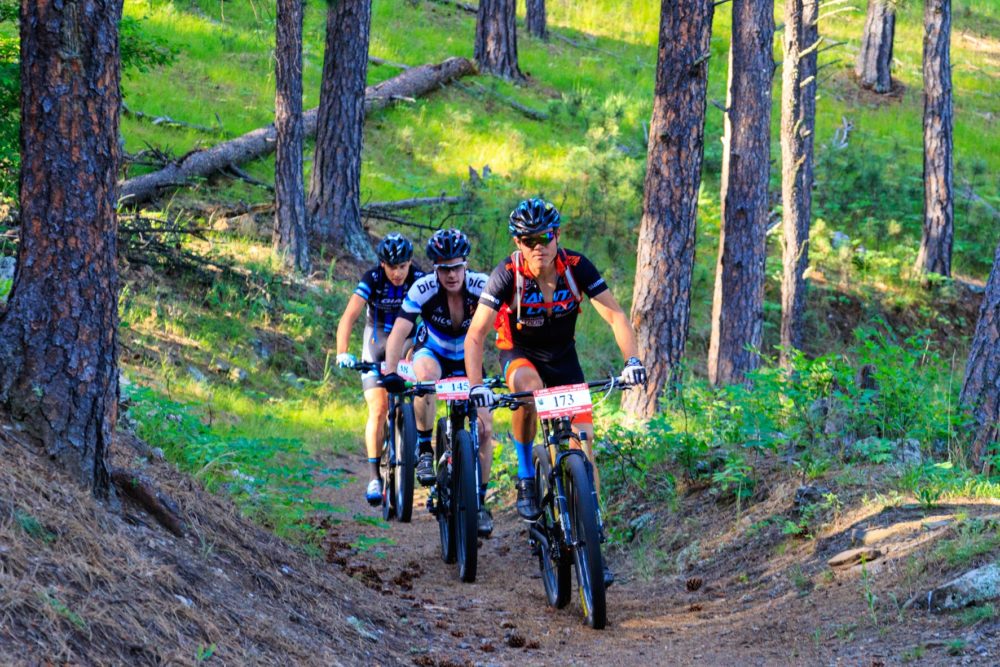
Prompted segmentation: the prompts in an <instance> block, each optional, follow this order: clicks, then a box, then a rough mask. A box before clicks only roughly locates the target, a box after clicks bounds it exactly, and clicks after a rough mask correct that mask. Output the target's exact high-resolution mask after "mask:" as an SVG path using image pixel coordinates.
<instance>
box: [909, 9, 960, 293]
mask: <svg viewBox="0 0 1000 667" xmlns="http://www.w3.org/2000/svg"><path fill="white" fill-rule="evenodd" d="M950 39H951V0H927V4H926V8H925V10H924V232H923V236H922V238H921V241H920V252H919V253H918V254H917V265H916V269H917V271H918V272H920V273H938V274H940V275H942V276H948V277H950V276H951V246H952V239H953V238H954V233H955V214H954V200H953V197H952V194H953V180H954V179H953V177H952V173H953V164H952V147H953V140H952V126H953V122H952V109H951V56H950V49H949V47H948V41H949V40H950Z"/></svg>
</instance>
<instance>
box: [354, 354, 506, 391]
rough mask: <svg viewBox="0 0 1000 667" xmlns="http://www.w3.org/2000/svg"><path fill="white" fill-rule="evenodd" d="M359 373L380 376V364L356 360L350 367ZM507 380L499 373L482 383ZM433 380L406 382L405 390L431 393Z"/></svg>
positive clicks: (491, 384) (493, 384) (501, 383)
mask: <svg viewBox="0 0 1000 667" xmlns="http://www.w3.org/2000/svg"><path fill="white" fill-rule="evenodd" d="M350 368H351V369H353V370H356V371H358V372H359V373H375V374H376V375H378V376H379V378H381V377H382V365H381V364H380V363H378V362H375V361H358V362H356V363H355V364H354V365H353V366H351V367H350ZM506 383H507V381H506V380H505V379H504V378H503V376H501V375H493V376H491V377H486V378H483V385H485V386H487V387H489V388H490V389H496V388H497V387H503V386H505V385H506ZM435 384H436V383H435V382H409V381H407V383H406V392H405V393H409V392H411V391H412V392H413V393H415V394H417V395H424V394H433V393H434V391H435Z"/></svg>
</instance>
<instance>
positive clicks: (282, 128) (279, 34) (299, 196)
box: [273, 0, 310, 273]
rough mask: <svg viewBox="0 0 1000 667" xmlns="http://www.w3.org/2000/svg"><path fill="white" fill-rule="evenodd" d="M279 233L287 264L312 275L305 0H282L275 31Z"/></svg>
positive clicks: (276, 212) (280, 249)
mask: <svg viewBox="0 0 1000 667" xmlns="http://www.w3.org/2000/svg"><path fill="white" fill-rule="evenodd" d="M274 56H275V58H274V59H275V71H274V79H275V95H274V130H275V133H276V135H277V146H276V148H275V155H274V203H275V208H274V236H273V243H274V249H275V251H276V252H278V253H280V254H281V255H282V256H284V258H285V263H286V264H287V265H289V266H290V267H292V268H294V269H295V270H297V271H299V272H301V273H308V272H309V269H310V265H309V234H308V229H307V226H306V191H305V183H304V182H303V180H302V142H303V134H304V132H303V126H302V0H278V5H277V19H276V29H275V49H274Z"/></svg>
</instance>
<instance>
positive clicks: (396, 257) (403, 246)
mask: <svg viewBox="0 0 1000 667" xmlns="http://www.w3.org/2000/svg"><path fill="white" fill-rule="evenodd" d="M375 254H376V255H378V258H379V259H380V260H382V261H383V262H385V263H386V264H388V265H390V266H394V265H396V264H402V263H403V262H408V261H410V259H411V258H412V257H413V244H412V243H410V239H408V238H406V237H405V236H403V235H402V234H400V233H398V232H393V233H392V234H389V235H387V236H386V237H385V238H384V239H382V240H381V241H380V242H379V244H378V248H376V249H375Z"/></svg>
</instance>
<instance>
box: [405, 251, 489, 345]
mask: <svg viewBox="0 0 1000 667" xmlns="http://www.w3.org/2000/svg"><path fill="white" fill-rule="evenodd" d="M487 278H488V276H487V275H486V274H485V273H476V272H475V271H469V270H466V272H465V289H463V290H462V322H461V324H460V325H458V326H455V322H454V321H453V320H452V318H451V313H450V312H449V311H448V295H447V292H445V290H443V289H440V288H439V285H438V280H437V275H436V274H434V273H428V274H427V275H425V276H424V277H422V278H420V279H418V280H417V281H416V282H415V283H413V286H412V287H411V288H410V291H409V292H407V293H406V298H405V299H403V306H402V308H401V309H400V311H399V317H401V318H403V319H406V320H409V321H410V322H416V320H417V316H419V317H420V318H421V319H422V320H423V322H424V326H425V330H424V332H423V333H422V334H421V335H420V336H419V337H418V338H417V348H418V349H419V348H427V349H429V350H430V351H432V352H434V353H435V354H437V355H438V356H440V357H442V358H444V359H451V360H452V361H461V360H462V359H464V358H465V349H464V347H465V333H466V332H467V331H468V330H469V325H470V324H472V314H473V313H474V312H476V305H477V304H478V303H479V297H480V295H481V294H482V292H483V287H484V286H485V285H486V279H487Z"/></svg>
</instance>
